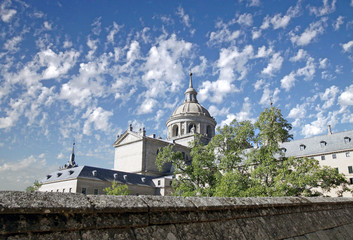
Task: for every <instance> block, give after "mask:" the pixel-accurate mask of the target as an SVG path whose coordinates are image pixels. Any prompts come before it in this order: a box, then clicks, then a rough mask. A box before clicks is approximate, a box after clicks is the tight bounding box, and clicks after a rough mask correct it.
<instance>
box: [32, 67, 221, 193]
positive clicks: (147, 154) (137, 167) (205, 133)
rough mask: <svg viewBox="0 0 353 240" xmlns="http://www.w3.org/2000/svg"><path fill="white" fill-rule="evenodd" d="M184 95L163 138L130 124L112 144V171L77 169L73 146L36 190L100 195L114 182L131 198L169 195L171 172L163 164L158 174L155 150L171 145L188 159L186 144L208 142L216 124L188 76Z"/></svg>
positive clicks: (168, 122)
mask: <svg viewBox="0 0 353 240" xmlns="http://www.w3.org/2000/svg"><path fill="white" fill-rule="evenodd" d="M184 95H185V100H184V102H183V103H182V104H181V105H180V106H179V107H177V108H176V109H175V111H174V112H173V113H172V115H171V116H170V117H169V119H168V121H167V122H166V126H167V129H168V134H167V138H166V139H162V138H160V137H156V135H155V134H153V135H146V131H145V129H144V128H143V129H139V130H138V131H135V130H134V129H133V126H132V125H130V126H129V127H128V129H127V130H126V131H125V132H124V133H122V134H121V135H118V136H117V139H116V140H115V141H114V143H113V147H114V149H115V154H114V168H113V169H104V168H98V167H92V166H81V167H78V166H77V164H76V163H75V161H74V159H75V155H74V147H73V150H72V153H71V158H70V161H69V162H68V164H66V165H65V166H64V167H63V168H61V169H59V170H58V171H56V172H53V173H50V174H48V175H47V176H46V178H44V179H42V180H41V182H42V186H41V187H40V189H39V191H45V192H71V193H84V194H104V191H103V189H104V188H106V187H109V186H111V184H112V182H113V181H117V182H118V183H120V184H127V186H128V187H129V191H130V194H133V195H140V194H144V195H145V194H147V195H169V194H170V193H171V191H172V188H171V184H172V181H173V169H172V166H171V164H170V165H168V164H167V165H165V167H164V169H163V170H162V171H159V169H158V167H157V165H156V157H157V154H158V152H159V149H161V148H163V147H165V146H168V145H173V147H174V149H175V150H176V151H179V152H182V154H183V156H184V158H185V160H189V159H190V148H189V143H190V142H192V141H193V140H194V139H195V137H198V138H199V139H200V141H202V142H204V143H208V142H209V141H210V140H211V139H212V137H213V136H214V135H215V128H216V124H217V123H216V120H215V119H214V118H213V117H212V116H211V115H210V113H209V112H208V110H207V109H206V108H204V107H203V106H202V105H201V104H199V102H198V100H197V91H196V90H195V89H194V87H193V82H192V74H191V73H190V80H189V87H188V89H187V90H186V91H185V93H184Z"/></svg>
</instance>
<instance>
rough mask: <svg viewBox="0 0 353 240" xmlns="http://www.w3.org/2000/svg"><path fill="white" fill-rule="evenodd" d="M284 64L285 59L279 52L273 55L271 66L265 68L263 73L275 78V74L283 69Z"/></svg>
mask: <svg viewBox="0 0 353 240" xmlns="http://www.w3.org/2000/svg"><path fill="white" fill-rule="evenodd" d="M282 63H283V57H282V56H281V54H280V53H279V52H277V53H275V54H273V55H272V58H271V60H270V62H269V64H268V65H267V67H265V68H264V69H263V70H262V72H261V73H262V74H266V75H269V76H273V74H274V73H275V72H277V71H279V70H280V69H281V67H282Z"/></svg>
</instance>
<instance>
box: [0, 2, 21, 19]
mask: <svg viewBox="0 0 353 240" xmlns="http://www.w3.org/2000/svg"><path fill="white" fill-rule="evenodd" d="M10 5H11V0H5V1H4V2H3V3H2V4H1V5H0V17H1V20H2V21H3V22H10V21H11V18H12V17H13V16H15V14H16V13H17V11H16V10H15V9H9V6H10Z"/></svg>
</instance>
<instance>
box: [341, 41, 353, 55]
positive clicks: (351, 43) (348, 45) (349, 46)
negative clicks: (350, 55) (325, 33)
mask: <svg viewBox="0 0 353 240" xmlns="http://www.w3.org/2000/svg"><path fill="white" fill-rule="evenodd" d="M341 46H342V48H343V51H344V52H348V51H350V50H351V49H352V47H353V40H352V41H349V42H347V43H344V44H341Z"/></svg>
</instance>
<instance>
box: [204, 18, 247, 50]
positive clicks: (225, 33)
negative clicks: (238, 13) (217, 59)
mask: <svg viewBox="0 0 353 240" xmlns="http://www.w3.org/2000/svg"><path fill="white" fill-rule="evenodd" d="M216 27H217V29H218V30H217V31H215V32H211V33H210V38H209V40H208V42H207V44H208V45H216V44H222V43H226V42H230V43H232V42H234V40H236V39H237V38H239V36H240V33H241V32H240V30H235V31H231V30H229V29H228V27H229V26H228V25H227V24H224V23H223V22H222V21H219V22H218V23H217V24H216Z"/></svg>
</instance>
